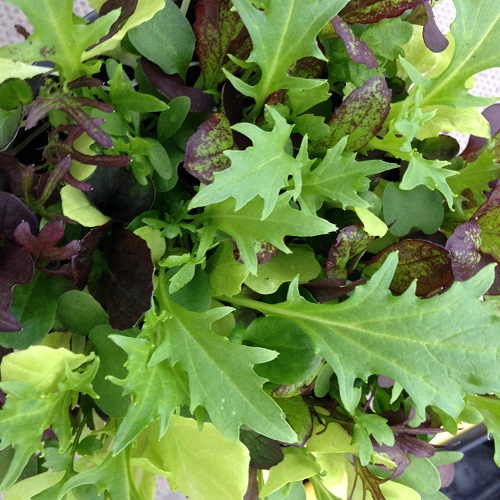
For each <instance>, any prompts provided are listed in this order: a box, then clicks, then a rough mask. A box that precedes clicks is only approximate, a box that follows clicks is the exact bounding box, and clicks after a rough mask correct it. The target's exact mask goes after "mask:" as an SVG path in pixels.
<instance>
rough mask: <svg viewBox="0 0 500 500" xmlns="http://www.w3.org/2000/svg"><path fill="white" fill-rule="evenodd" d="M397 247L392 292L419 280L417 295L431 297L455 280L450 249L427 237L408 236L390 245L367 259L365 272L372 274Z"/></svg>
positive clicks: (402, 291) (397, 292)
mask: <svg viewBox="0 0 500 500" xmlns="http://www.w3.org/2000/svg"><path fill="white" fill-rule="evenodd" d="M396 250H397V251H398V252H399V263H398V267H397V269H396V272H395V273H394V278H393V279H392V283H391V286H390V290H391V292H393V293H395V294H398V295H400V294H402V293H404V292H405V291H406V289H407V288H408V287H409V286H410V285H411V283H412V282H413V281H414V280H418V281H417V291H416V293H417V295H418V296H419V297H429V296H431V295H435V294H436V293H438V292H440V291H442V290H443V289H445V288H447V287H448V286H449V285H450V284H451V282H452V281H453V277H454V276H453V270H452V264H451V256H450V253H449V252H448V250H446V249H445V248H443V247H442V246H440V245H435V244H434V243H431V242H430V241H425V240H410V239H407V240H403V241H399V242H398V243H394V244H393V245H389V246H388V247H386V248H384V249H383V250H382V251H381V252H379V253H378V254H377V255H376V256H375V257H373V259H371V260H370V261H369V262H368V264H367V265H366V267H365V268H364V270H363V274H364V275H365V276H368V277H370V276H372V275H373V274H374V273H375V272H376V271H377V270H378V269H380V267H381V266H382V264H383V263H384V262H385V259H386V258H387V257H388V256H389V254H390V253H392V252H394V251H396Z"/></svg>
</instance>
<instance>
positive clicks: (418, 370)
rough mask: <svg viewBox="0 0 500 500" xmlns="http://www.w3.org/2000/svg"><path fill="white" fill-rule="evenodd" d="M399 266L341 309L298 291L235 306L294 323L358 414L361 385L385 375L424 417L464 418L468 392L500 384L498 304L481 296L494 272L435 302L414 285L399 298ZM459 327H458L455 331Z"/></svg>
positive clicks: (391, 263)
mask: <svg viewBox="0 0 500 500" xmlns="http://www.w3.org/2000/svg"><path fill="white" fill-rule="evenodd" d="M396 267H397V256H396V254H391V255H390V256H389V257H388V258H387V260H386V262H385V263H384V265H383V266H382V267H381V268H380V270H379V271H378V272H377V273H376V274H375V275H374V276H373V277H372V279H371V280H370V281H369V282H368V283H367V284H366V285H364V286H358V287H356V288H355V290H354V292H353V294H352V295H351V297H350V298H349V299H348V300H346V301H345V302H342V303H340V304H313V303H310V302H307V301H306V300H305V299H304V298H302V297H301V296H300V295H299V293H298V288H297V284H296V283H295V284H293V285H292V286H291V288H290V291H289V293H288V298H287V301H286V302H283V303H281V304H276V305H270V304H263V303H261V302H256V301H252V300H248V299H235V298H232V299H230V300H228V301H229V302H232V303H235V304H240V305H244V306H246V307H251V308H253V309H257V310H259V311H261V312H263V313H265V314H267V315H272V316H279V317H283V318H287V319H288V320H290V321H292V322H293V323H295V324H296V325H298V326H299V327H300V328H302V329H303V330H304V332H305V333H307V334H308V335H309V337H310V338H311V340H312V341H313V343H314V344H315V346H316V351H317V352H318V353H320V354H321V355H322V356H324V358H325V359H326V361H327V362H328V364H330V366H331V367H332V368H333V369H334V371H335V373H336V375H337V379H338V383H339V390H340V395H341V398H342V402H343V403H344V405H345V407H346V408H347V409H348V410H349V411H350V412H354V410H355V408H356V406H357V404H358V402H359V398H360V392H359V390H358V389H356V388H355V381H356V379H357V378H359V379H361V380H367V378H368V377H369V376H370V375H372V374H382V375H385V376H388V377H390V378H393V379H394V380H396V381H397V382H399V383H400V384H401V385H402V386H403V388H404V389H405V390H406V391H407V392H408V394H409V395H410V397H411V398H412V400H413V402H414V404H415V406H416V410H417V417H418V419H419V420H421V421H423V420H424V418H425V409H426V407H427V406H429V405H434V406H436V407H438V408H440V409H442V410H443V411H444V412H446V413H448V414H449V415H450V416H451V417H453V418H454V419H458V418H459V415H460V413H461V411H462V410H463V408H464V405H465V403H464V396H465V394H466V393H469V392H470V393H480V394H483V393H487V392H493V391H495V390H497V388H498V387H499V384H500V371H499V370H498V361H497V360H498V356H499V354H500V338H499V337H498V327H499V324H500V318H499V317H498V315H496V313H495V309H496V307H497V304H496V303H495V302H494V301H486V302H484V301H482V300H481V296H482V295H483V294H484V293H485V291H486V290H487V289H488V288H489V286H490V284H491V282H492V280H493V274H494V273H493V269H492V268H491V267H488V268H486V269H483V270H482V271H481V272H479V273H478V274H477V275H476V276H474V277H473V278H472V279H470V280H468V281H465V282H463V283H454V284H453V285H452V287H451V288H450V289H449V290H448V291H446V292H445V293H443V294H441V295H438V296H436V297H432V298H430V299H419V298H417V297H415V286H414V285H413V286H410V288H409V289H408V290H407V291H406V292H405V293H404V294H403V295H401V296H399V297H394V296H393V295H391V293H390V292H389V290H388V288H389V286H390V283H391V281H392V279H393V276H394V272H395V270H396ZM451 325H452V326H451Z"/></svg>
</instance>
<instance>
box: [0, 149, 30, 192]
mask: <svg viewBox="0 0 500 500" xmlns="http://www.w3.org/2000/svg"><path fill="white" fill-rule="evenodd" d="M0 170H1V171H2V172H4V174H5V178H6V180H7V184H8V186H9V188H10V192H11V193H13V194H15V195H16V196H22V195H23V194H24V192H23V187H24V186H30V185H31V184H32V183H33V179H34V178H35V168H34V167H33V166H26V165H22V164H21V163H19V162H18V161H17V159H16V158H14V157H13V156H11V155H8V154H6V153H2V152H0Z"/></svg>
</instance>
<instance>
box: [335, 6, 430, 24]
mask: <svg viewBox="0 0 500 500" xmlns="http://www.w3.org/2000/svg"><path fill="white" fill-rule="evenodd" d="M423 2H424V0H350V2H349V3H348V4H347V5H346V6H345V7H344V8H343V9H342V10H341V11H340V14H339V15H340V17H341V18H342V19H343V20H344V21H345V22H346V23H349V24H353V23H360V24H371V23H378V22H379V21H381V20H382V19H389V18H392V17H398V16H400V15H401V14H403V13H404V12H406V11H407V10H408V9H413V8H414V7H416V6H417V5H419V4H421V3H423Z"/></svg>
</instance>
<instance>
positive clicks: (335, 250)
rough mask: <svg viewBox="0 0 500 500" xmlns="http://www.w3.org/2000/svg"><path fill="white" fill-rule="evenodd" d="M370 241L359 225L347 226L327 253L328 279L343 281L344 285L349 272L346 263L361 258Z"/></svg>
mask: <svg viewBox="0 0 500 500" xmlns="http://www.w3.org/2000/svg"><path fill="white" fill-rule="evenodd" d="M372 241H373V237H372V236H369V235H368V233H366V232H365V231H364V229H363V226H361V225H353V226H347V227H345V228H344V229H342V230H341V231H340V232H339V234H338V236H337V240H336V242H335V245H333V246H332V248H330V251H329V252H328V258H327V261H326V276H327V277H328V278H330V279H334V278H340V279H343V280H344V284H345V280H347V276H348V274H349V272H350V271H349V270H348V269H347V264H348V262H349V261H350V260H351V259H353V257H356V256H358V257H361V255H362V254H363V253H364V252H365V250H366V249H367V248H368V245H369V244H370V243H371V242H372ZM356 263H357V262H356Z"/></svg>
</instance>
